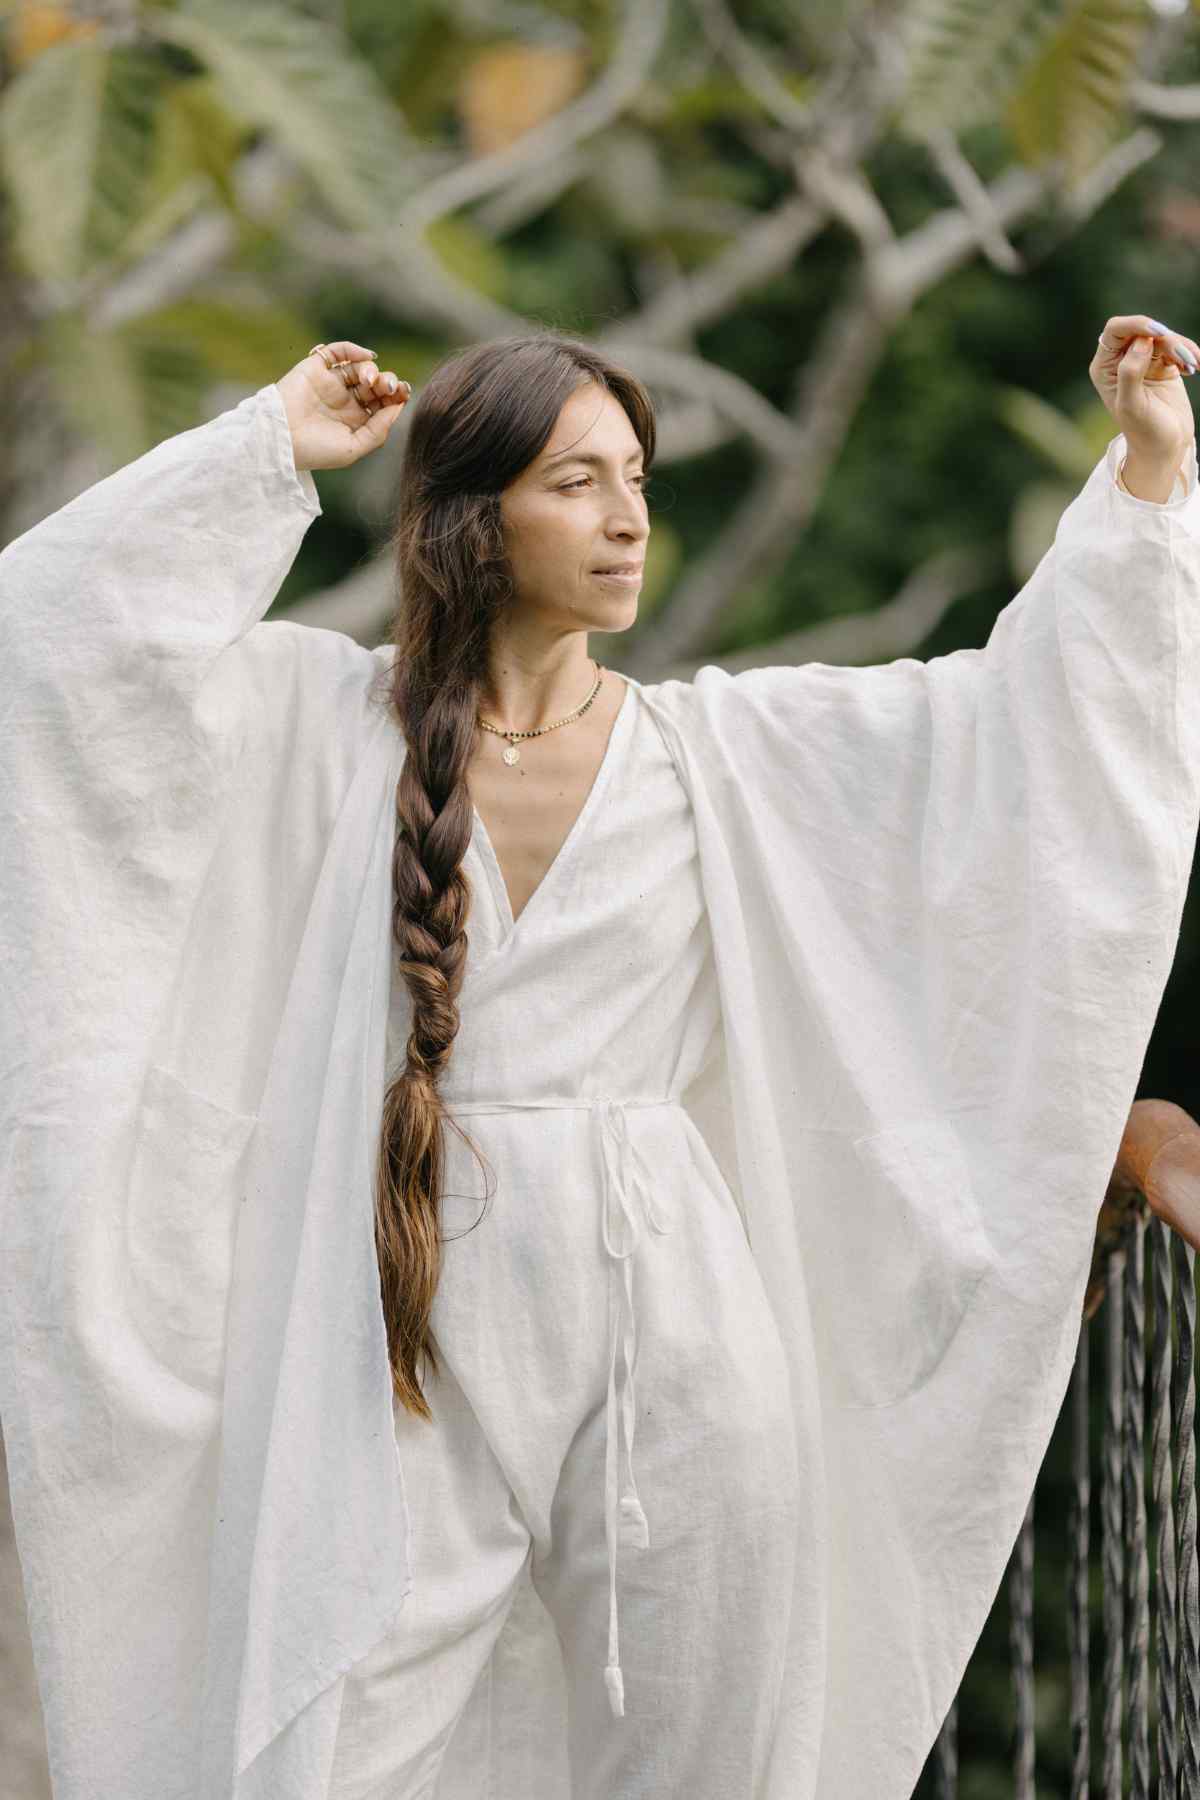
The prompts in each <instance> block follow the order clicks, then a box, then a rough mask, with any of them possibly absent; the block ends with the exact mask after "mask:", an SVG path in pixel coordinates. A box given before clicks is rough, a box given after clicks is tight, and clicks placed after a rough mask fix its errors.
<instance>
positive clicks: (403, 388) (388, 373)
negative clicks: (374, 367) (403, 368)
mask: <svg viewBox="0 0 1200 1800" xmlns="http://www.w3.org/2000/svg"><path fill="white" fill-rule="evenodd" d="M372 386H373V388H374V391H375V393H376V394H377V395H378V397H379V398H380V399H381V400H383V401H385V402H386V401H388V400H390V399H392V397H393V396H395V397H396V398H397V399H404V400H408V399H411V397H412V383H411V382H408V381H401V379H400V377H399V376H398V375H397V374H396V372H395V370H394V369H384V370H381V371H380V373H379V374H378V375H376V377H375V380H374V382H373V383H372Z"/></svg>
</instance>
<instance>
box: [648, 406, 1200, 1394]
mask: <svg viewBox="0 0 1200 1800" xmlns="http://www.w3.org/2000/svg"><path fill="white" fill-rule="evenodd" d="M1124 452H1125V443H1124V439H1123V437H1118V438H1116V439H1114V440H1113V442H1112V443H1110V445H1109V446H1108V449H1107V451H1106V453H1105V455H1104V456H1103V457H1102V458H1101V459H1100V461H1099V462H1098V464H1097V466H1096V467H1095V468H1094V470H1093V472H1092V474H1091V476H1090V477H1089V479H1088V481H1087V483H1086V484H1085V486H1084V488H1083V489H1082V491H1081V493H1080V494H1079V495H1078V496H1077V497H1076V499H1075V500H1073V501H1072V502H1071V504H1070V505H1069V506H1068V507H1067V508H1066V510H1065V511H1064V513H1063V515H1062V518H1061V520H1060V522H1059V525H1058V529H1057V532H1056V536H1055V540H1054V543H1053V545H1052V547H1051V548H1050V550H1049V551H1048V552H1047V553H1046V555H1045V556H1044V557H1043V559H1042V561H1041V562H1040V563H1039V565H1038V567H1037V568H1036V569H1035V571H1034V573H1033V575H1032V576H1031V577H1030V579H1029V580H1028V582H1027V583H1026V584H1025V586H1024V587H1023V589H1022V590H1021V591H1020V592H1019V593H1018V594H1017V595H1016V597H1015V598H1014V599H1013V600H1012V601H1011V602H1009V604H1008V605H1006V606H1005V607H1004V609H1003V610H1002V611H1001V612H1000V614H999V615H998V617H997V619H996V622H995V625H994V627H993V629H992V631H991V633H990V635H989V637H988V640H987V642H986V644H985V645H984V646H983V647H981V648H977V649H976V648H969V649H964V650H959V651H956V652H954V653H952V654H950V655H945V656H937V657H932V658H929V659H928V660H925V661H922V660H919V659H916V658H912V657H902V658H899V659H898V660H896V661H894V662H892V663H889V664H886V665H882V666H878V667H868V668H848V667H840V666H831V665H826V664H821V663H809V664H804V665H801V666H797V667H771V668H761V669H755V670H749V671H746V672H744V673H741V674H738V675H730V674H729V673H728V672H727V671H725V670H722V669H720V668H718V667H716V666H707V667H705V668H702V669H701V670H700V671H699V673H698V674H697V675H696V677H695V679H694V681H693V682H691V683H674V682H668V683H664V684H662V685H661V686H660V687H658V688H657V689H655V690H653V694H654V696H655V697H656V698H657V700H658V702H659V705H660V707H661V708H664V709H665V711H666V713H667V714H668V715H669V716H670V717H671V719H672V720H673V721H674V723H675V724H676V726H677V728H678V730H679V732H680V739H681V742H683V744H684V745H685V747H686V749H687V752H688V754H689V756H690V757H691V758H692V759H693V764H694V768H695V769H696V771H698V775H699V779H700V781H701V782H702V784H703V788H704V792H705V794H706V796H707V797H708V798H709V800H710V801H711V803H712V804H713V806H714V808H715V817H716V819H717V820H718V821H719V824H720V829H721V834H722V838H723V842H724V847H725V851H724V853H725V855H726V856H727V858H728V865H729V868H730V870H731V873H732V875H733V878H734V883H735V887H736V892H737V896H738V899H737V906H738V910H739V913H740V916H741V917H742V918H743V919H744V923H745V933H746V944H747V949H746V957H747V958H748V959H749V963H748V965H747V967H746V968H743V967H742V966H740V965H739V967H738V969H737V970H736V971H735V973H734V974H732V975H731V976H730V979H729V987H728V1005H729V1007H730V1010H731V1011H732V1012H733V1013H734V1014H735V1015H736V1017H737V1019H738V1020H739V1022H740V1023H741V1024H742V1026H743V1028H744V1031H745V1032H746V1033H748V1034H749V1035H750V1036H752V1037H754V1038H755V1039H756V1040H757V1041H758V1042H760V1043H762V1044H764V1045H765V1046H766V1047H767V1050H768V1060H769V1069H770V1074H769V1077H768V1079H769V1081H770V1084H771V1086H772V1088H773V1090H774V1091H775V1092H776V1094H777V1113H778V1117H779V1120H780V1123H781V1127H782V1130H783V1132H784V1136H785V1138H786V1140H787V1153H788V1155H789V1157H790V1159H791V1162H792V1166H793V1167H795V1168H800V1167H807V1166H809V1165H810V1163H811V1162H812V1159H813V1158H814V1157H817V1156H819V1159H820V1162H821V1166H822V1168H823V1169H824V1170H825V1171H826V1173H827V1174H828V1176H829V1178H830V1180H831V1181H832V1182H833V1184H834V1185H833V1188H832V1191H831V1198H830V1204H829V1206H828V1207H825V1208H821V1209H817V1211H816V1213H815V1215H814V1216H813V1217H812V1218H811V1219H808V1218H806V1219H805V1221H804V1224H805V1230H806V1232H807V1231H809V1230H810V1229H811V1231H812V1233H813V1234H815V1235H816V1236H817V1237H819V1238H820V1240H821V1246H820V1254H821V1255H822V1256H823V1259H824V1260H823V1263H822V1267H823V1271H824V1275H825V1279H824V1280H823V1281H822V1283H821V1284H820V1288H819V1291H818V1292H816V1293H814V1296H813V1304H814V1307H815V1309H816V1311H817V1312H818V1314H821V1315H824V1316H825V1319H826V1322H827V1324H828V1329H829V1339H830V1341H831V1342H835V1343H837V1344H838V1345H839V1346H840V1354H839V1356H838V1358H837V1360H836V1362H835V1361H832V1360H831V1363H830V1366H829V1376H830V1380H831V1382H832V1384H833V1387H834V1389H835V1390H836V1391H838V1392H839V1393H840V1395H841V1397H842V1398H843V1399H848V1400H850V1401H851V1402H852V1403H854V1402H856V1401H857V1402H858V1403H866V1404H877V1403H880V1402H882V1401H885V1400H887V1399H889V1398H895V1397H896V1396H898V1395H899V1394H902V1393H906V1392H909V1391H911V1390H912V1389H913V1388H914V1386H919V1385H920V1383H921V1382H922V1381H923V1380H925V1379H926V1378H927V1377H928V1375H929V1373H930V1371H931V1370H932V1369H933V1368H934V1367H936V1365H937V1362H938V1359H939V1357H940V1356H941V1355H942V1354H943V1353H944V1351H945V1348H946V1345H947V1343H948V1342H949V1339H950V1336H951V1335H952V1333H953V1331H954V1329H955V1328H956V1326H957V1323H958V1322H959V1321H960V1320H961V1318H962V1316H963V1313H964V1310H965V1308H966V1306H967V1305H968V1303H969V1300H970V1296H971V1294H972V1292H973V1291H974V1288H975V1285H976V1283H977V1282H978V1280H979V1278H980V1275H981V1273H982V1272H983V1270H984V1269H986V1268H987V1267H989V1266H992V1265H993V1261H994V1259H995V1258H996V1257H999V1258H1000V1261H1001V1266H1003V1259H1004V1257H1005V1256H1006V1255H1007V1253H1008V1251H1009V1249H1010V1248H1011V1246H1012V1244H1013V1243H1015V1242H1016V1241H1018V1240H1019V1239H1020V1238H1022V1237H1023V1236H1027V1235H1028V1233H1029V1232H1030V1231H1031V1230H1032V1229H1036V1231H1037V1233H1038V1234H1039V1236H1040V1239H1041V1242H1042V1243H1043V1245H1044V1244H1046V1243H1047V1242H1049V1241H1050V1240H1052V1239H1054V1238H1055V1237H1056V1235H1057V1240H1058V1244H1059V1249H1060V1251H1062V1252H1063V1253H1064V1254H1066V1255H1067V1256H1068V1257H1069V1258H1070V1259H1071V1260H1070V1266H1071V1270H1072V1273H1074V1272H1075V1271H1076V1270H1078V1271H1079V1273H1080V1276H1081V1277H1082V1271H1083V1268H1084V1264H1085V1260H1086V1250H1087V1247H1088V1241H1089V1236H1090V1230H1091V1226H1092V1224H1094V1218H1095V1211H1096V1209H1097V1208H1098V1206H1099V1203H1100V1199H1101V1196H1102V1193H1103V1187H1104V1175H1105V1173H1106V1171H1107V1170H1108V1169H1111V1167H1112V1163H1113V1160H1114V1158H1115V1155H1116V1151H1117V1147H1118V1145H1119V1142H1120V1136H1121V1131H1122V1129H1123V1125H1124V1120H1125V1117H1126V1114H1127V1111H1128V1107H1129V1105H1130V1103H1131V1101H1132V1098H1133V1096H1134V1092H1135V1090H1136V1084H1137V1080H1138V1077H1139V1074H1140V1071H1141V1065H1142V1060H1143V1057H1144V1054H1145V1049H1146V1045H1147V1042H1148V1039H1149V1035H1150V1032H1151V1029H1152V1027H1153V1023H1154V1019H1155V1016H1156V1014H1157V1010H1158V1007H1159V1004H1160V1001H1161V997H1162V992H1163V989H1164V987H1165V984H1166V981H1167V978H1168V975H1169V973H1170V968H1171V963H1172V959H1173V956H1174V952H1175V947H1176V943H1177V940H1178V932H1179V926H1180V920H1181V914H1182V908H1183V904H1184V899H1185V896H1186V891H1187V885H1188V878H1189V871H1190V867H1191V859H1192V854H1193V850H1194V846H1195V839H1196V827H1197V812H1198V806H1200V494H1198V492H1197V472H1196V458H1195V447H1194V445H1193V446H1192V447H1191V448H1190V449H1189V452H1188V457H1187V461H1186V464H1185V467H1184V471H1183V475H1182V477H1181V479H1180V482H1179V483H1178V484H1177V490H1176V494H1175V496H1174V497H1173V498H1172V499H1171V500H1170V501H1168V502H1167V503H1165V504H1158V503H1154V502H1150V501H1145V500H1141V499H1138V498H1136V497H1134V496H1132V495H1130V494H1128V493H1125V492H1123V491H1122V490H1121V488H1120V487H1119V486H1118V484H1117V479H1116V477H1117V470H1118V468H1119V465H1120V462H1121V459H1122V457H1123V456H1124ZM718 950H719V951H720V950H721V946H720V945H718ZM1081 1146H1086V1147H1087V1149H1086V1153H1085V1154H1086V1158H1087V1159H1090V1160H1089V1161H1088V1166H1087V1172H1086V1173H1085V1175H1084V1177H1083V1180H1084V1181H1085V1183H1086V1184H1087V1185H1085V1186H1083V1187H1082V1188H1081V1189H1080V1190H1079V1191H1078V1192H1077V1193H1076V1194H1075V1196H1074V1198H1073V1200H1072V1203H1071V1205H1070V1206H1067V1205H1065V1204H1064V1206H1063V1207H1062V1208H1060V1209H1058V1210H1057V1211H1056V1209H1055V1208H1054V1206H1053V1205H1047V1204H1046V1203H1045V1199H1044V1196H1045V1194H1047V1193H1050V1194H1052V1193H1053V1192H1054V1191H1055V1188H1054V1183H1055V1180H1056V1179H1058V1178H1061V1177H1062V1174H1063V1171H1064V1170H1066V1169H1068V1168H1070V1167H1072V1166H1074V1168H1075V1171H1076V1175H1077V1176H1078V1174H1079V1167H1080V1165H1079V1164H1078V1162H1077V1161H1075V1159H1076V1158H1077V1156H1078V1155H1079V1154H1080V1147H1081ZM1022 1196H1025V1197H1027V1199H1028V1205H1026V1201H1025V1198H1024V1197H1022ZM1081 1209H1082V1210H1081ZM816 1253H817V1251H816V1250H814V1254H816ZM1048 1266H1049V1267H1053V1268H1056V1269H1057V1270H1058V1271H1059V1272H1060V1273H1061V1268H1062V1263H1061V1260H1059V1261H1057V1262H1056V1261H1055V1258H1054V1256H1053V1255H1052V1254H1051V1255H1050V1257H1049V1258H1048ZM1029 1279H1030V1280H1031V1281H1032V1282H1033V1283H1034V1284H1035V1285H1036V1283H1037V1282H1038V1280H1039V1274H1038V1270H1037V1267H1036V1263H1035V1266H1034V1269H1033V1271H1032V1273H1031V1274H1030V1277H1029Z"/></svg>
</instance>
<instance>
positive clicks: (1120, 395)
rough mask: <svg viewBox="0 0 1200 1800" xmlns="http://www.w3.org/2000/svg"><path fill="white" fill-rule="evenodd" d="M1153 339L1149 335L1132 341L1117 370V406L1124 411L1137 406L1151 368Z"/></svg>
mask: <svg viewBox="0 0 1200 1800" xmlns="http://www.w3.org/2000/svg"><path fill="white" fill-rule="evenodd" d="M1152 349H1153V339H1152V338H1151V337H1150V336H1149V335H1148V334H1147V335H1144V336H1138V337H1134V338H1133V339H1131V341H1130V343H1129V347H1128V349H1127V350H1126V352H1125V354H1124V356H1123V357H1122V358H1121V361H1120V365H1119V367H1118V369H1117V404H1118V406H1120V407H1121V408H1122V409H1124V408H1126V407H1129V408H1132V407H1133V406H1134V405H1135V404H1136V400H1135V396H1136V394H1137V390H1138V389H1139V388H1140V387H1141V385H1142V383H1143V382H1144V381H1145V379H1146V376H1147V373H1148V371H1149V368H1150V359H1151V353H1152Z"/></svg>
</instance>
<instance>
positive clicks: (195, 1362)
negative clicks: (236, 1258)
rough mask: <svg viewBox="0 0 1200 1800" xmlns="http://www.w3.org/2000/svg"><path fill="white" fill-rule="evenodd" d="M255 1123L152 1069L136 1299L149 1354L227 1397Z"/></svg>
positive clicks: (143, 1117) (130, 1252)
mask: <svg viewBox="0 0 1200 1800" xmlns="http://www.w3.org/2000/svg"><path fill="white" fill-rule="evenodd" d="M256 1123H257V1119H256V1118H255V1116H254V1115H253V1114H252V1113H239V1112H231V1111H230V1110H229V1109H228V1108H227V1107H224V1106H221V1105H219V1104H218V1103H217V1102H216V1101H214V1100H209V1099H206V1098H205V1096H204V1095H203V1094H198V1093H196V1092H195V1091H194V1090H193V1089H192V1088H189V1087H186V1086H185V1085H184V1083H183V1082H182V1081H180V1080H179V1078H178V1077H177V1076H175V1075H172V1074H170V1073H169V1072H168V1070H166V1069H163V1068H159V1067H157V1066H156V1065H155V1064H151V1065H150V1067H149V1069H148V1070H147V1073H146V1083H145V1087H144V1089H143V1093H142V1102H141V1107H140V1111H139V1114H138V1121H137V1132H136V1137H135V1141H134V1149H133V1159H132V1167H131V1171H130V1183H129V1194H128V1206H127V1209H126V1222H127V1228H126V1250H127V1272H128V1284H129V1285H128V1300H129V1310H130V1317H131V1319H132V1322H133V1324H134V1326H135V1328H136V1329H137V1331H138V1333H139V1335H140V1338H141V1341H142V1343H143V1345H144V1346H145V1348H146V1350H147V1352H148V1353H149V1354H150V1355H152V1356H153V1357H154V1358H155V1359H156V1360H157V1361H158V1362H159V1363H160V1364H162V1365H163V1366H164V1367H165V1369H166V1370H167V1371H169V1373H170V1374H171V1375H173V1376H175V1377H177V1378H178V1379H179V1380H180V1381H183V1382H186V1383H187V1384H188V1385H189V1386H191V1387H195V1388H199V1389H201V1390H203V1391H204V1392H205V1393H207V1394H209V1395H212V1396H213V1397H217V1398H219V1396H220V1393H221V1389H222V1384H223V1380H224V1363H225V1323H226V1313H227V1310H228V1303H229V1285H230V1279H231V1277H232V1273H233V1249H234V1240H235V1237H236V1234H237V1223H238V1210H239V1205H240V1201H241V1177H242V1170H243V1166H244V1161H245V1155H246V1148H247V1145H248V1144H249V1142H250V1138H251V1134H252V1133H253V1130H254V1127H255V1125H256Z"/></svg>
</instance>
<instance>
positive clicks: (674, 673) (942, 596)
mask: <svg viewBox="0 0 1200 1800" xmlns="http://www.w3.org/2000/svg"><path fill="white" fill-rule="evenodd" d="M992 563H993V559H992V558H991V557H990V556H986V555H984V554H982V553H980V552H979V551H976V550H968V549H965V548H961V547H955V548H950V549H946V550H939V551H936V552H935V553H934V555H932V556H930V557H928V558H927V559H926V561H925V562H923V563H921V564H919V566H918V567H917V568H915V569H914V570H913V571H912V573H911V574H910V575H908V576H907V577H906V579H905V581H904V583H903V585H902V586H901V588H900V590H899V592H898V593H897V594H896V595H895V596H894V597H893V598H892V599H891V600H889V601H887V602H885V604H884V605H883V606H880V607H876V608H874V609H873V610H872V611H871V612H862V613H852V614H849V615H847V616H845V617H843V618H838V619H823V620H821V622H820V623H819V624H816V625H806V626H804V627H803V628H802V629H801V630H799V631H789V632H788V633H787V634H786V635H785V636H784V637H780V638H775V639H774V640H773V641H772V642H771V643H768V644H756V645H755V646H754V647H753V649H750V650H739V651H736V652H734V653H732V654H730V655H728V656H713V657H705V658H703V659H702V661H698V660H696V659H695V658H687V659H686V660H684V661H681V662H678V663H674V664H672V665H671V667H670V668H669V669H668V670H666V671H665V673H666V675H667V676H669V677H674V678H675V679H677V680H680V681H690V680H691V679H692V677H693V676H694V675H695V673H696V670H697V669H698V668H701V667H702V666H703V664H704V663H715V664H716V665H717V667H718V668H722V669H727V670H728V671H729V673H730V674H731V675H740V674H742V673H743V672H744V671H745V670H747V669H764V668H778V667H783V666H787V667H792V666H795V665H797V664H799V663H807V662H821V663H832V664H834V665H838V666H848V667H861V666H864V665H867V664H872V663H886V662H891V661H892V660H893V658H895V657H897V656H909V655H911V654H912V653H913V651H914V650H915V649H916V648H917V646H918V645H919V644H922V643H924V641H925V639H926V638H927V637H928V636H929V635H930V633H931V632H932V631H934V630H936V628H937V627H938V626H939V625H940V624H941V622H942V620H943V619H944V618H945V616H946V614H947V613H948V612H949V610H950V608H951V607H952V606H953V605H954V603H955V602H956V601H957V600H960V599H961V598H962V597H963V595H964V594H969V593H971V592H973V591H974V589H976V588H977V587H979V586H980V584H981V583H982V582H983V581H984V580H985V579H986V578H987V576H988V575H989V574H990V573H991V570H992Z"/></svg>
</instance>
